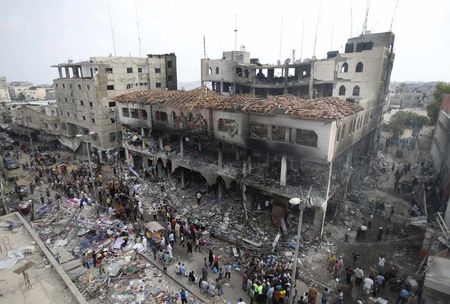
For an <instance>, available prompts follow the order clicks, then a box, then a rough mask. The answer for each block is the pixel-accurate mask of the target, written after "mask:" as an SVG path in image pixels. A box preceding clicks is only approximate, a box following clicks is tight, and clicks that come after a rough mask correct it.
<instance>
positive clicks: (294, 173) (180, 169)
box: [115, 86, 378, 235]
mask: <svg viewBox="0 0 450 304" xmlns="http://www.w3.org/2000/svg"><path fill="white" fill-rule="evenodd" d="M115 100H116V101H117V106H118V109H119V118H120V123H121V124H122V127H123V128H124V134H125V135H127V133H128V131H129V130H134V132H132V133H130V134H129V136H128V137H126V136H125V138H124V141H123V147H124V148H125V151H126V156H127V159H128V162H129V163H130V164H131V165H132V166H133V168H134V169H135V170H144V169H148V168H153V169H154V170H155V171H156V172H157V174H158V175H160V176H166V175H167V174H170V175H172V176H176V178H178V179H179V180H180V182H181V185H182V186H184V185H185V184H186V182H187V181H186V179H187V176H193V175H197V176H201V178H202V179H203V180H204V182H205V183H206V184H207V185H208V186H209V187H212V188H214V190H215V191H216V192H217V196H218V199H221V198H222V197H223V195H224V193H226V192H227V191H230V192H233V193H236V192H237V193H240V194H241V197H242V202H243V206H245V208H244V211H245V210H246V208H252V207H255V206H256V205H257V204H258V200H261V199H264V200H265V199H267V198H269V199H272V200H273V202H274V205H278V206H282V207H284V208H286V207H287V202H288V200H289V199H290V198H292V197H298V196H301V195H302V193H303V194H304V195H305V196H306V195H308V197H309V198H310V202H311V205H309V208H308V212H309V213H308V212H307V214H309V215H310V216H307V217H306V218H309V220H310V221H311V223H312V224H313V227H314V231H315V233H316V235H321V233H322V229H323V223H324V219H325V213H326V209H327V203H328V200H329V199H330V198H331V197H332V196H333V195H334V194H335V193H336V192H337V191H338V190H340V189H341V188H345V187H346V186H347V184H348V181H349V176H350V174H351V166H352V153H353V151H354V150H357V149H358V147H357V144H358V142H359V141H360V140H361V139H362V138H364V137H366V136H367V134H368V133H370V132H371V130H373V129H374V128H376V125H377V123H378V122H377V120H376V119H375V118H374V117H371V116H370V113H369V112H368V111H367V110H365V109H364V108H362V107H361V106H359V105H356V104H354V103H350V102H347V101H345V100H343V99H341V98H337V97H324V98H317V99H314V100H304V99H302V98H300V97H297V96H293V95H284V96H271V97H268V98H260V97H256V96H253V95H250V94H237V95H234V96H231V97H224V96H222V95H221V94H218V93H215V92H213V91H212V90H210V89H208V88H206V87H204V86H202V87H200V88H198V89H195V90H191V91H163V92H161V91H151V90H149V91H140V92H132V93H129V94H123V95H120V96H118V97H116V98H115ZM125 130H128V131H125ZM359 152H361V151H358V152H356V151H355V153H359ZM343 186H344V187H343Z"/></svg>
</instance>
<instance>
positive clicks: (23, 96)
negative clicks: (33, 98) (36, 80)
mask: <svg viewBox="0 0 450 304" xmlns="http://www.w3.org/2000/svg"><path fill="white" fill-rule="evenodd" d="M17 99H18V100H20V101H24V100H25V95H24V94H23V92H20V94H19V96H17Z"/></svg>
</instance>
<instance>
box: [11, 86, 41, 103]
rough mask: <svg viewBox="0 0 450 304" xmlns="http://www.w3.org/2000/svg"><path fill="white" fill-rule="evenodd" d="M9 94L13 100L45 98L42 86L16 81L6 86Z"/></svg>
mask: <svg viewBox="0 0 450 304" xmlns="http://www.w3.org/2000/svg"><path fill="white" fill-rule="evenodd" d="M8 89H9V95H10V96H11V99H13V100H27V101H31V100H45V99H47V95H46V90H45V88H44V87H38V86H33V85H29V83H22V82H16V83H14V82H13V83H11V84H10V85H9V87H8Z"/></svg>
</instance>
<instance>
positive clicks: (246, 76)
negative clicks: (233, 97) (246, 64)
mask: <svg viewBox="0 0 450 304" xmlns="http://www.w3.org/2000/svg"><path fill="white" fill-rule="evenodd" d="M244 74H245V78H248V75H249V74H248V70H247V69H245V71H244Z"/></svg>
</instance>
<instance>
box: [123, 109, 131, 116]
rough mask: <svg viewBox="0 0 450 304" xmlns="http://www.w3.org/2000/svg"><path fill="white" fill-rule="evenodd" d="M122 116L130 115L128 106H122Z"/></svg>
mask: <svg viewBox="0 0 450 304" xmlns="http://www.w3.org/2000/svg"><path fill="white" fill-rule="evenodd" d="M122 116H123V117H130V111H129V109H128V108H122Z"/></svg>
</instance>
